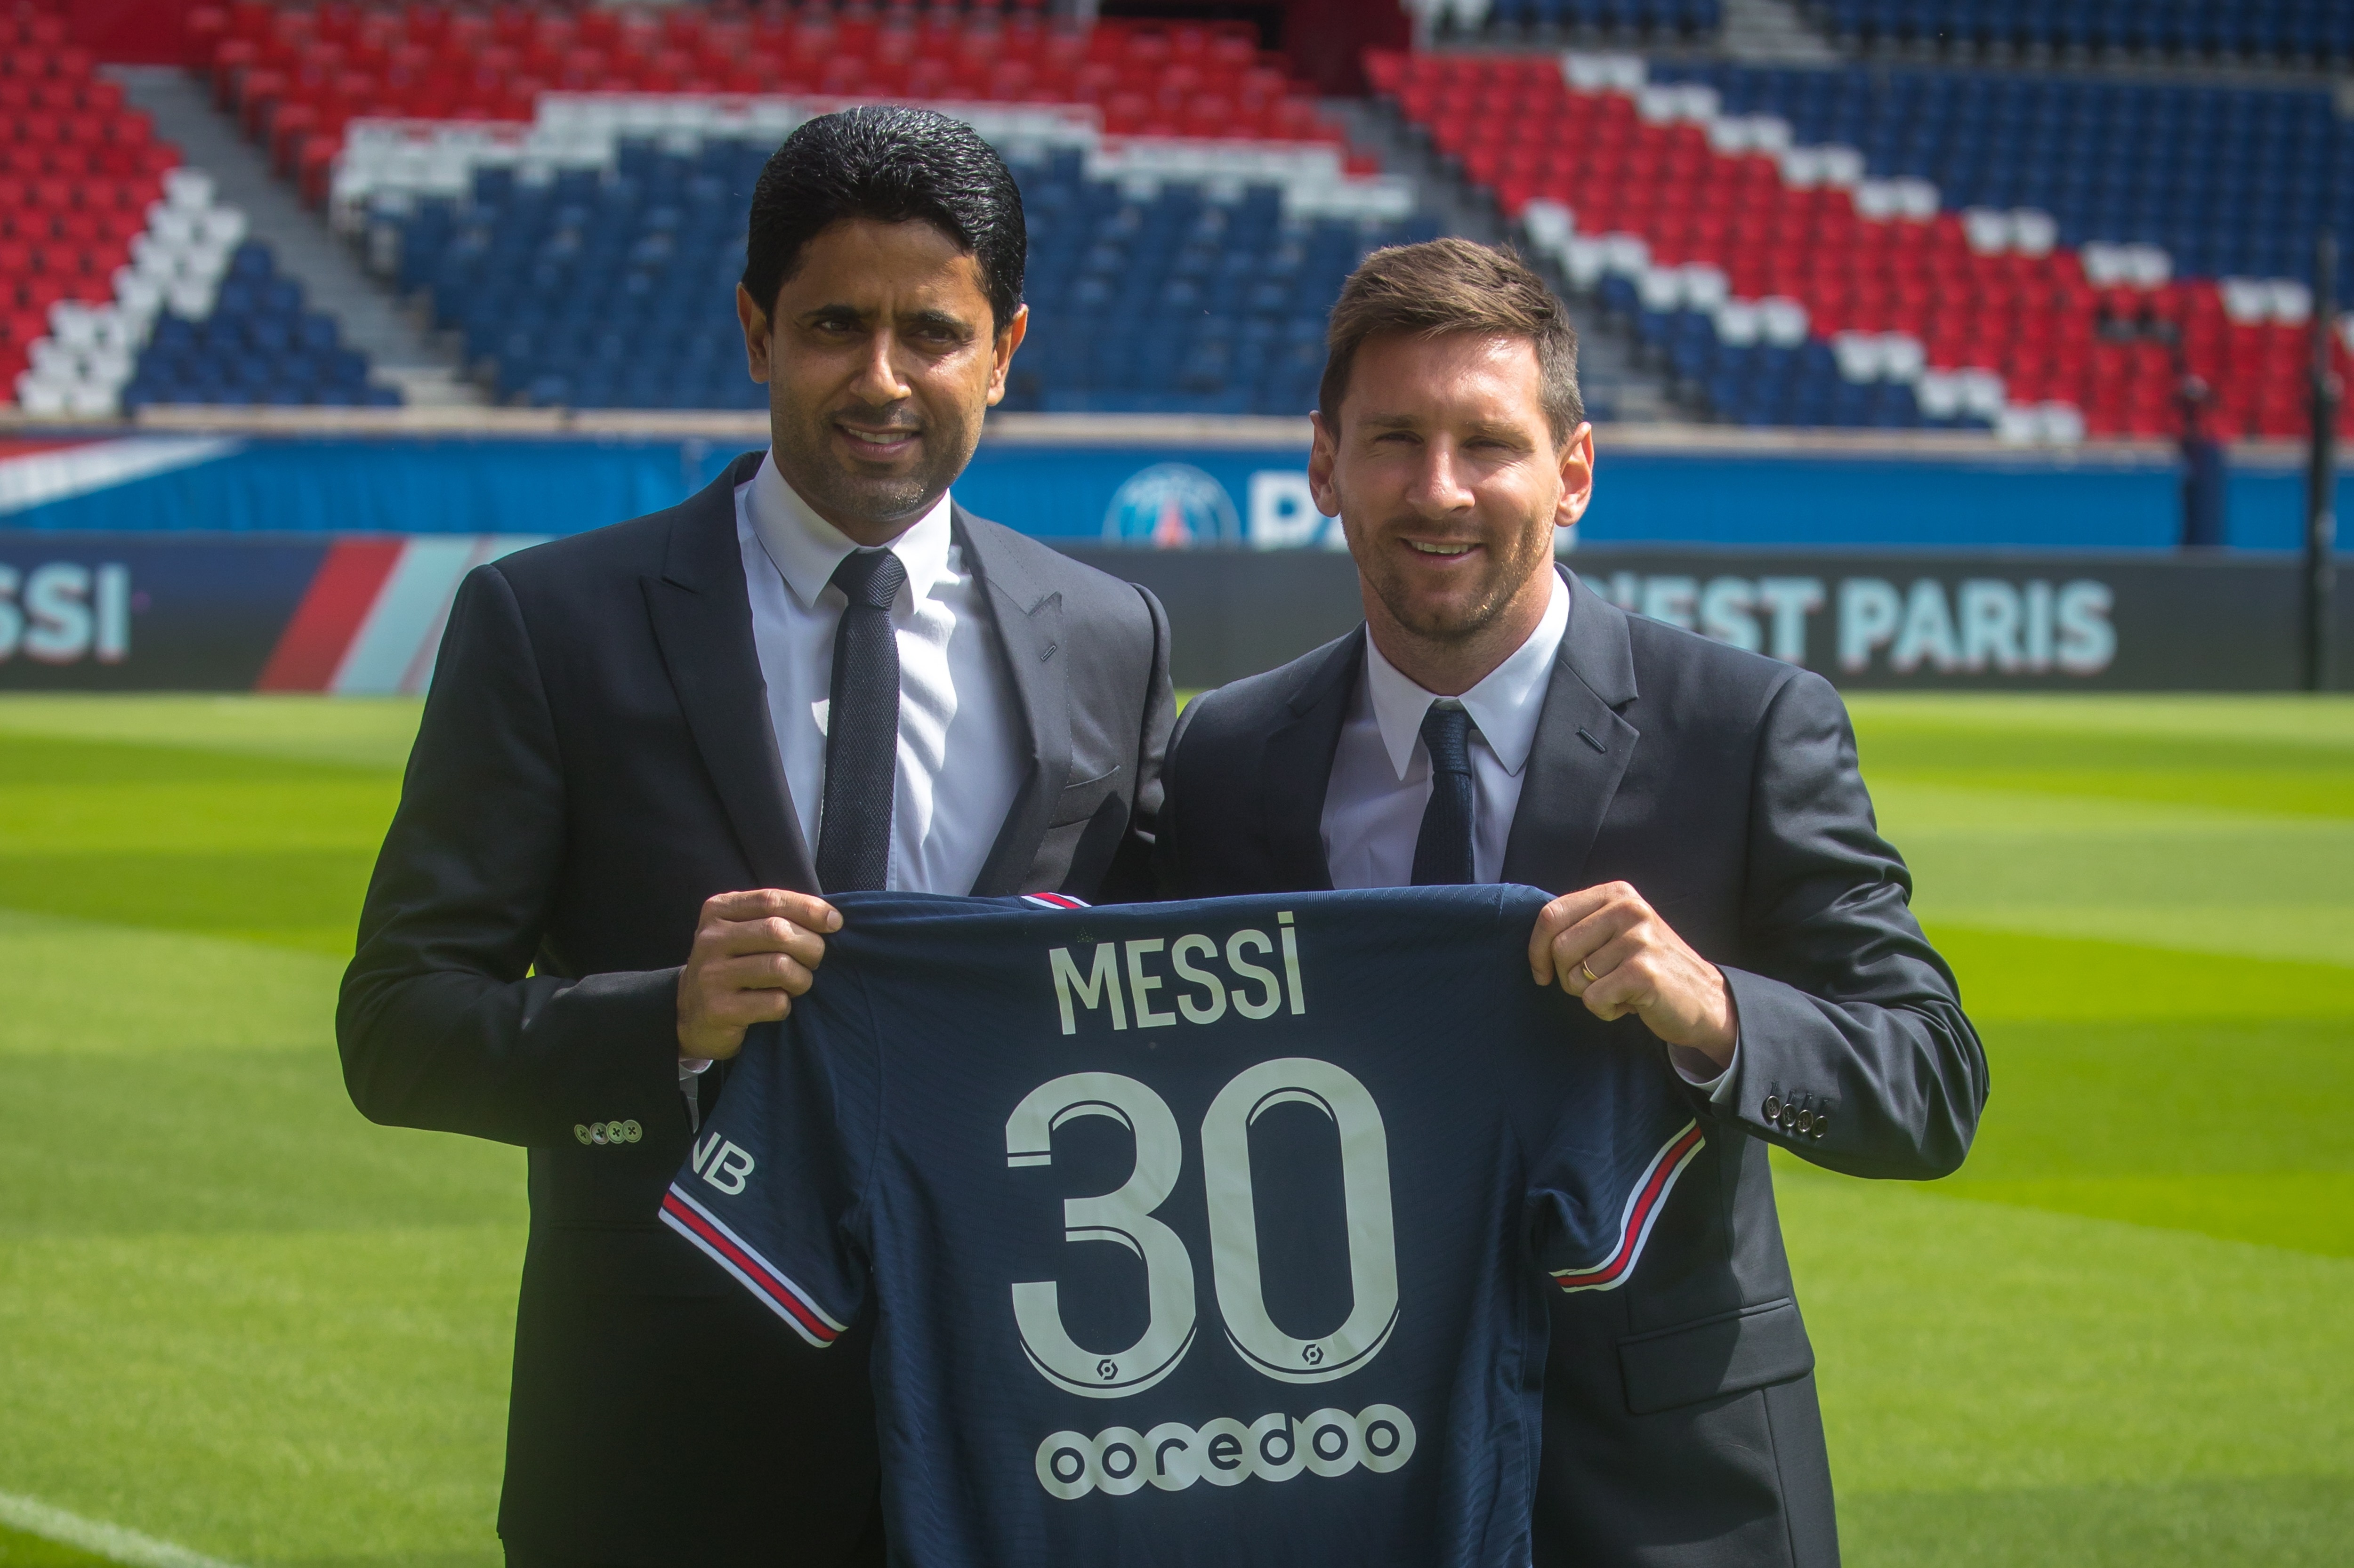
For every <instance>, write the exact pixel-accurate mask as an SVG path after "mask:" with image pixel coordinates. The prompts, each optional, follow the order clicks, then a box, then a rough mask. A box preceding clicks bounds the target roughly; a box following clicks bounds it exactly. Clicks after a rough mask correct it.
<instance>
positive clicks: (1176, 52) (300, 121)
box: [188, 0, 1341, 200]
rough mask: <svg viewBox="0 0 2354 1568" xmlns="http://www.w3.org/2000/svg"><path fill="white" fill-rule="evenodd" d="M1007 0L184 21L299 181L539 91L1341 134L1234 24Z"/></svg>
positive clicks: (1167, 134) (333, 8)
mask: <svg viewBox="0 0 2354 1568" xmlns="http://www.w3.org/2000/svg"><path fill="white" fill-rule="evenodd" d="M1003 9H1004V8H1003V7H1002V5H990V4H981V5H975V6H973V7H972V9H971V10H970V12H966V11H960V10H956V9H953V8H948V7H942V6H937V5H936V6H933V7H931V8H929V9H928V10H926V11H924V12H922V13H921V14H920V15H919V14H918V13H917V10H916V8H915V6H914V5H910V4H906V3H900V4H895V5H890V6H888V7H887V8H884V9H883V10H882V11H881V14H880V15H878V14H876V11H875V8H870V7H865V6H854V7H849V8H846V9H845V10H844V11H843V13H842V14H841V15H839V16H836V15H834V14H832V12H829V11H826V10H823V9H820V8H816V7H810V8H805V9H804V10H802V11H801V12H800V13H798V14H791V13H786V12H782V11H763V12H760V13H758V15H757V16H754V15H747V14H744V13H735V14H722V13H715V12H706V11H704V10H702V9H699V8H695V7H692V6H684V5H682V6H677V7H673V8H670V9H668V10H667V11H664V12H660V13H625V12H622V11H619V10H604V9H594V8H584V9H581V10H578V11H574V10H569V9H564V8H559V7H554V6H549V7H544V8H535V7H531V6H526V5H503V6H500V7H497V8H496V9H494V10H492V11H489V12H480V11H472V10H462V9H460V8H457V7H454V6H441V5H409V6H408V7H407V8H406V9H404V10H398V11H394V10H382V11H375V10H370V11H363V10H360V9H357V8H355V7H353V6H348V5H321V6H316V7H312V6H301V5H273V4H270V0H238V3H237V4H235V5H231V6H229V7H228V8H227V9H217V8H210V7H207V8H200V9H198V10H196V11H194V12H192V13H191V14H190V16H189V21H188V27H189V32H190V35H191V37H192V38H194V39H195V40H196V43H195V48H196V50H197V52H198V57H199V58H200V60H201V61H202V63H203V64H204V66H205V67H206V68H207V69H209V70H210V72H211V74H212V78H213V81H214V84H215V90H216V91H217V94H218V95H219V99H220V102H221V104H222V106H223V107H224V108H225V109H230V110H233V111H235V112H236V113H237V114H238V115H239V118H240V119H241V120H242V121H243V122H244V123H245V125H246V127H247V129H248V131H249V132H250V133H252V134H255V135H258V136H264V137H267V138H268V140H269V142H270V148H271V151H272V154H273V156H274V157H275V158H276V159H277V161H278V163H279V164H280V166H281V168H282V169H284V170H286V171H287V172H288V173H289V174H291V175H294V176H295V177H296V178H298V179H299V180H300V181H301V182H302V188H303V190H304V192H305V194H306V195H308V196H310V197H311V198H312V199H313V200H318V199H322V198H323V197H324V196H325V195H326V194H327V189H328V185H329V183H330V180H331V176H332V169H333V166H334V161H335V158H336V155H337V154H338V153H339V152H340V151H341V149H342V146H343V142H344V136H345V131H346V130H347V129H348V128H349V127H350V126H351V125H352V124H353V122H355V121H362V120H369V119H376V120H383V119H409V120H417V121H448V120H466V121H483V122H494V121H513V122H529V121H531V120H532V119H533V118H534V116H535V110H536V104H537V101H538V100H539V98H540V96H541V95H542V94H544V93H548V92H600V93H631V92H643V93H657V94H665V95H679V94H686V95H697V96H702V95H716V94H743V95H772V96H786V97H819V98H832V99H846V98H885V99H897V100H904V101H954V102H969V103H1036V104H1044V103H1068V104H1080V103H1084V104H1088V105H1091V106H1093V107H1095V108H1096V109H1097V110H1098V111H1100V114H1101V120H1102V125H1103V129H1104V132H1106V133H1107V134H1108V135H1112V136H1147V137H1156V138H1173V137H1197V138H1205V139H1213V140H1224V141H1257V142H1271V143H1325V144H1329V145H1333V146H1338V145H1340V143H1341V133H1340V132H1338V131H1337V130H1335V129H1334V128H1333V127H1331V126H1330V125H1328V124H1326V123H1325V122H1323V120H1322V119H1321V118H1320V116H1319V114H1318V113H1317V109H1316V103H1315V101H1314V99H1313V98H1312V97H1310V96H1309V95H1308V94H1307V92H1306V91H1305V90H1303V89H1301V88H1299V86H1297V85H1296V84H1295V83H1293V82H1292V80H1291V79H1290V77H1289V75H1288V69H1286V67H1285V65H1284V63H1283V61H1282V60H1281V59H1280V58H1279V57H1273V56H1267V55H1264V54H1262V53H1261V51H1260V50H1259V48H1258V47H1257V42H1256V40H1255V36H1254V34H1253V31H1252V29H1251V28H1250V27H1249V26H1248V25H1247V24H1207V25H1204V26H1177V27H1156V26H1124V25H1121V24H1119V23H1106V24H1102V25H1099V26H1096V27H1094V28H1092V29H1091V30H1087V31H1074V30H1067V29H1064V28H1057V27H1051V26H1044V25H1043V24H1042V23H1041V22H1040V20H1039V17H1038V15H1037V14H1038V13H1039V11H1040V10H1041V9H1042V7H1041V6H1040V5H1036V4H1027V5H1016V6H1015V7H1014V12H1015V15H1013V16H1011V17H1007V16H1003V15H1002V12H1003Z"/></svg>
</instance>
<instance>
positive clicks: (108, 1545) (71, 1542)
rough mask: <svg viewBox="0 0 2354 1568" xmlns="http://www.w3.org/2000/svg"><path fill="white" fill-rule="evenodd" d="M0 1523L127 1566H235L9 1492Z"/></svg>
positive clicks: (2, 1497)
mask: <svg viewBox="0 0 2354 1568" xmlns="http://www.w3.org/2000/svg"><path fill="white" fill-rule="evenodd" d="M0 1524H5V1525H7V1526H8V1527H9V1528H11V1529H13V1530H21V1531H25V1532H26V1533H27V1534H28V1535H37V1536H40V1537H42V1538H44V1539H45V1540H48V1541H54V1542H58V1544H59V1545H61V1546H72V1547H78V1548H80V1550H81V1551H84V1552H94V1553H96V1554H97V1555H98V1556H101V1557H105V1558H109V1559H111V1560H112V1561H114V1562H116V1563H125V1564H128V1565H129V1568H237V1565H236V1564H235V1563H224V1562H222V1561H221V1560H220V1559H219V1558H217V1557H207V1556H206V1555H204V1553H202V1552H191V1551H189V1550H188V1549H187V1548H186V1547H185V1546H175V1545H174V1544H173V1543H172V1542H168V1541H158V1540H156V1539H155V1538H154V1536H152V1535H142V1534H140V1533H139V1532H138V1531H135V1530H125V1529H123V1528H122V1526H121V1525H119V1524H103V1523H101V1522H100V1521H99V1520H94V1519H84V1518H82V1517H81V1515H80V1514H78V1513H68V1512H67V1511H66V1510H63V1509H61V1508H51V1507H50V1506H49V1505H48V1503H45V1502H37V1501H35V1500H34V1499H31V1498H20V1497H18V1496H16V1494H15V1493H13V1492H0Z"/></svg>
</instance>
